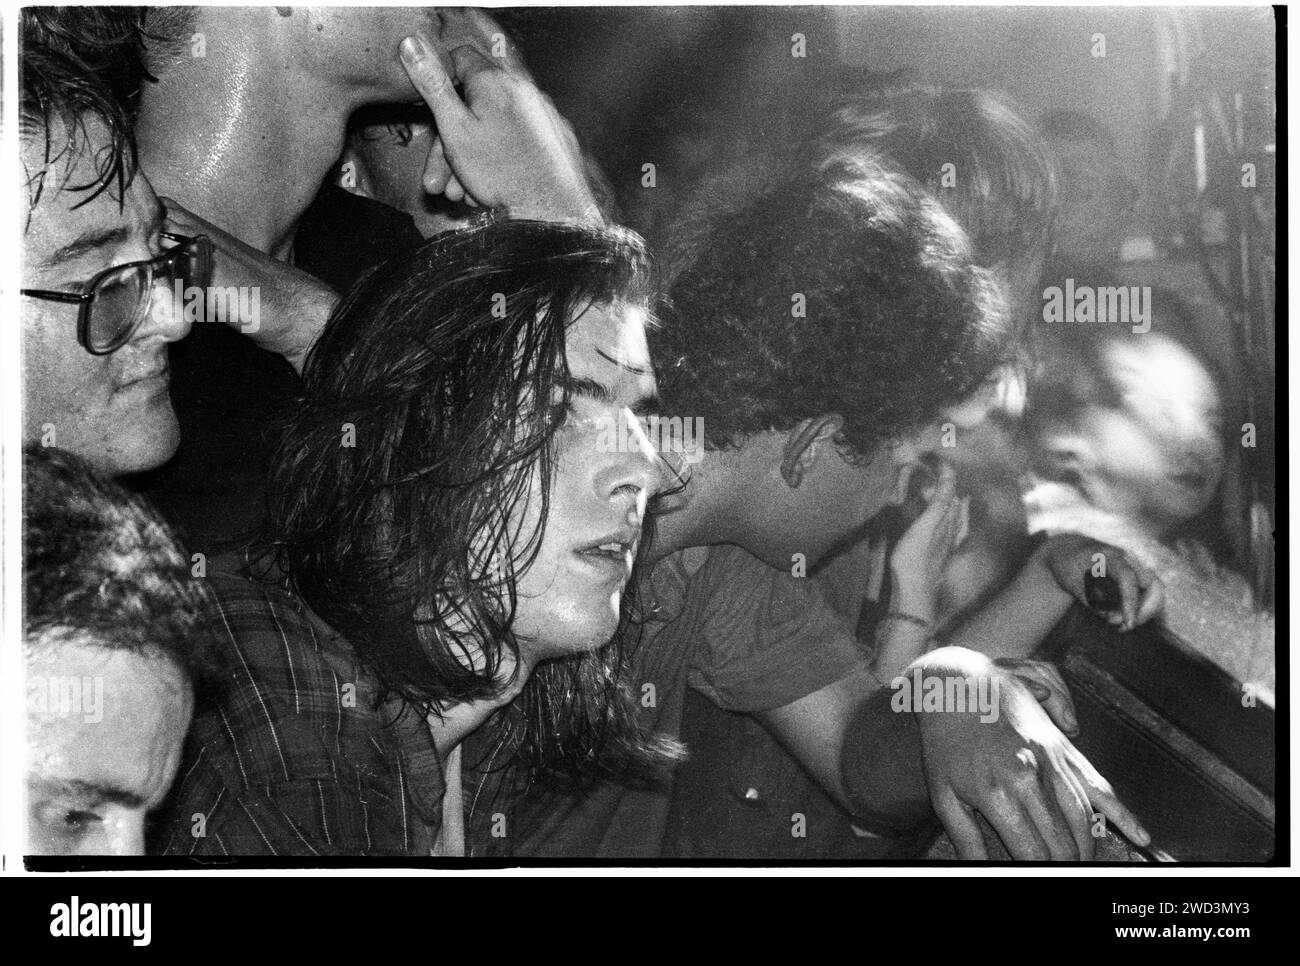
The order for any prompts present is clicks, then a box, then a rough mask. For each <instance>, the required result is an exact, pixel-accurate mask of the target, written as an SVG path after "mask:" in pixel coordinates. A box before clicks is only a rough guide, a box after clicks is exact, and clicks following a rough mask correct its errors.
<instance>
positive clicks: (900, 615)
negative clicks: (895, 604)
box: [885, 610, 930, 631]
mask: <svg viewBox="0 0 1300 966" xmlns="http://www.w3.org/2000/svg"><path fill="white" fill-rule="evenodd" d="M885 620H896V621H905V622H906V623H908V624H915V625H916V626H917V627H919V628H921V630H923V631H928V630H929V629H930V622H929V621H928V620H926V619H925V618H924V617H917V616H916V615H915V614H909V613H907V612H906V611H901V610H891V611H890V612H889V613H887V614H886V615H885Z"/></svg>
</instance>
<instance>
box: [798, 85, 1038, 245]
mask: <svg viewBox="0 0 1300 966" xmlns="http://www.w3.org/2000/svg"><path fill="white" fill-rule="evenodd" d="M864 152H865V153H868V154H875V155H877V156H879V157H881V158H882V160H883V161H884V163H886V164H891V165H893V166H896V167H897V168H899V169H900V170H902V171H904V172H906V173H907V174H909V175H911V176H912V177H913V178H915V179H916V180H917V181H919V182H920V183H921V184H923V185H925V187H926V188H928V189H929V190H930V192H931V193H932V194H933V195H934V196H935V198H936V199H937V200H938V201H939V202H940V204H942V205H943V206H944V209H945V210H946V211H947V212H948V213H949V214H950V215H952V217H953V218H955V219H956V220H957V223H958V224H960V225H961V226H962V228H964V229H965V230H966V233H967V234H968V235H969V236H970V239H971V243H972V244H973V245H974V246H975V254H976V258H977V259H978V260H979V262H980V264H982V265H985V266H988V265H991V264H993V263H995V262H999V261H1010V260H1013V259H1023V258H1026V257H1028V256H1032V255H1039V256H1042V255H1046V253H1047V250H1048V248H1049V245H1050V233H1051V225H1052V219H1053V216H1054V213H1055V211H1056V207H1057V203H1058V194H1059V189H1058V178H1059V175H1058V172H1057V170H1056V164H1055V161H1054V158H1053V155H1052V153H1051V151H1050V149H1049V148H1048V146H1047V144H1046V143H1045V142H1044V140H1043V138H1042V136H1041V135H1040V134H1039V132H1038V131H1037V130H1036V129H1035V127H1034V125H1033V123H1032V122H1030V121H1029V120H1028V118H1027V117H1026V116H1025V115H1024V113H1023V112H1022V111H1021V110H1020V109H1019V108H1018V107H1017V106H1016V104H1015V102H1014V101H1013V100H1011V98H1009V97H1008V96H1007V95H1005V94H1002V93H1000V92H997V91H989V90H976V89H961V88H939V87H927V86H921V85H915V86H904V87H895V88H886V89H884V90H880V91H876V92H872V93H869V94H859V95H852V96H845V97H842V98H840V99H839V100H838V102H837V103H836V104H835V106H834V108H833V110H832V111H831V112H830V114H829V116H828V117H827V119H826V120H825V121H824V122H823V123H822V124H821V125H820V127H819V131H818V134H817V136H816V137H815V138H814V139H813V141H812V142H811V146H810V148H809V152H808V153H809V160H811V162H812V165H813V167H814V168H823V169H824V168H826V167H831V166H834V165H835V164H836V163H838V161H840V160H843V159H844V158H845V157H846V156H849V157H852V156H855V155H857V154H860V153H864ZM947 164H951V165H953V167H952V169H950V170H949V169H945V168H944V165H947ZM945 171H947V172H948V173H950V174H951V175H952V178H953V180H952V183H951V185H949V184H948V182H947V180H946V179H945Z"/></svg>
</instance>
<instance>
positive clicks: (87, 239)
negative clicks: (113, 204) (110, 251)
mask: <svg viewBox="0 0 1300 966" xmlns="http://www.w3.org/2000/svg"><path fill="white" fill-rule="evenodd" d="M130 235H131V230H130V229H129V228H126V227H125V226H123V225H118V226H117V227H116V228H108V229H92V230H91V231H88V232H85V233H84V234H82V235H79V236H78V237H77V238H75V239H73V240H72V241H70V242H68V244H66V245H64V246H63V247H62V248H59V249H57V250H56V251H55V252H54V254H52V255H51V256H50V258H49V262H50V264H51V265H54V264H57V263H58V262H70V261H72V260H73V259H75V258H80V257H81V256H83V255H86V254H89V253H90V252H94V251H98V250H99V249H101V248H108V247H110V246H114V245H120V244H122V242H124V241H126V240H127V238H129V237H130Z"/></svg>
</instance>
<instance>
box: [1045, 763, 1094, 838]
mask: <svg viewBox="0 0 1300 966" xmlns="http://www.w3.org/2000/svg"><path fill="white" fill-rule="evenodd" d="M1049 780H1050V781H1051V783H1052V787H1053V790H1054V791H1055V793H1056V802H1057V804H1058V805H1059V806H1060V809H1061V813H1062V814H1063V815H1064V816H1065V818H1066V821H1067V822H1068V823H1069V826H1070V831H1071V832H1072V833H1073V835H1074V842H1075V846H1076V847H1077V848H1078V850H1079V858H1080V859H1081V860H1082V861H1084V862H1090V861H1092V859H1093V857H1094V856H1095V854H1096V848H1097V840H1096V838H1095V837H1094V836H1093V834H1092V816H1093V811H1092V805H1091V804H1090V803H1089V801H1088V792H1087V790H1086V789H1085V788H1084V787H1083V783H1082V782H1081V781H1079V779H1078V777H1077V776H1076V775H1075V774H1074V769H1072V768H1071V767H1070V765H1069V762H1068V761H1066V760H1065V756H1063V755H1056V756H1053V758H1052V769H1051V773H1050V779H1049Z"/></svg>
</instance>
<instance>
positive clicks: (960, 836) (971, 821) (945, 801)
mask: <svg viewBox="0 0 1300 966" xmlns="http://www.w3.org/2000/svg"><path fill="white" fill-rule="evenodd" d="M932 804H933V805H934V813H935V814H936V815H938V816H939V821H940V822H942V823H943V827H944V830H945V831H946V832H947V833H948V838H950V839H952V844H953V848H955V849H956V850H957V857H958V858H960V859H964V860H966V861H968V862H985V861H988V857H989V850H988V846H987V845H985V843H984V836H983V835H982V834H981V833H980V827H979V824H978V823H977V822H976V821H975V815H974V813H973V812H972V811H971V810H970V809H969V808H968V807H967V806H966V805H964V804H963V803H962V801H961V800H960V799H959V798H958V797H957V795H956V794H955V793H954V792H953V790H952V789H951V788H945V789H943V790H942V791H941V792H939V793H938V794H937V795H935V796H934V800H933V803H932Z"/></svg>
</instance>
